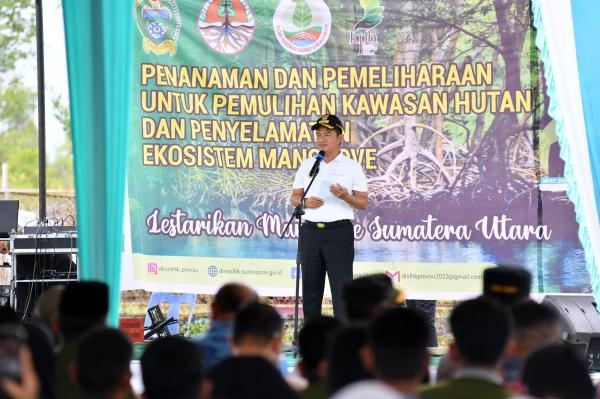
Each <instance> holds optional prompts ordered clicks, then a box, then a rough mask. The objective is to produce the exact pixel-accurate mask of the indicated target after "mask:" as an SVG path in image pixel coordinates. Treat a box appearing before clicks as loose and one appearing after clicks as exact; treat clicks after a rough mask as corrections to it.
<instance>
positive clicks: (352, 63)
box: [123, 0, 590, 299]
mask: <svg viewBox="0 0 600 399" xmlns="http://www.w3.org/2000/svg"><path fill="white" fill-rule="evenodd" d="M132 18H135V22H136V24H137V27H138V35H137V38H136V40H135V52H134V57H133V58H134V62H133V65H132V68H133V81H134V85H133V87H132V90H133V96H132V104H131V112H132V115H133V117H132V124H131V137H130V145H129V172H128V192H129V195H128V203H129V222H130V240H131V242H130V250H131V261H130V264H129V265H124V268H125V274H124V278H123V280H124V281H123V288H124V289H127V288H132V287H144V288H147V289H150V290H163V291H172V292H198V293H200V292H207V293H210V292H214V291H215V290H216V288H218V287H219V286H220V285H222V284H223V283H225V282H228V281H243V282H246V283H249V284H252V285H253V286H254V287H256V288H257V289H258V290H259V292H260V293H261V294H263V295H292V294H293V292H294V287H295V278H296V251H297V238H298V224H297V221H296V220H295V219H294V220H293V223H292V225H291V226H290V227H289V228H288V229H287V230H286V224H287V222H288V220H290V217H291V214H292V211H293V209H292V207H291V206H290V205H289V204H288V197H289V195H290V192H291V188H292V181H293V178H294V174H295V172H296V169H297V168H298V166H299V164H300V162H301V161H302V160H303V159H305V158H307V157H311V156H314V155H315V154H316V152H317V151H318V149H317V148H316V145H315V143H314V135H313V132H312V131H311V130H310V126H311V125H312V124H313V123H314V121H315V120H316V119H318V118H319V117H320V116H321V115H324V114H336V115H338V116H339V117H340V119H341V120H342V121H343V122H344V127H345V129H344V130H345V134H344V143H343V144H342V147H343V148H342V151H343V153H344V154H345V155H346V156H348V157H351V158H353V159H355V160H357V161H358V162H359V163H360V164H361V165H362V166H363V168H364V170H365V173H366V175H367V178H368V183H369V208H368V209H367V210H366V211H361V212H357V214H356V219H355V238H356V258H355V268H354V271H355V274H356V275H360V274H366V273H372V272H381V271H383V272H386V273H387V274H388V275H389V276H390V277H391V278H392V279H393V280H394V281H395V282H396V283H398V284H399V285H400V286H401V287H403V288H404V289H405V290H406V291H407V292H408V295H409V296H411V297H413V298H427V299H431V298H453V297H461V296H466V295H470V294H473V293H476V292H479V291H480V290H481V271H482V270H483V269H484V268H486V267H489V266H491V265H495V264H511V265H519V266H522V267H525V268H527V269H528V270H530V271H531V272H532V274H533V279H534V287H533V291H534V292H589V291H590V286H589V275H588V273H587V271H586V267H585V260H584V254H583V250H582V248H581V245H580V244H579V241H578V239H577V223H576V221H575V215H574V211H573V205H572V204H571V203H570V202H569V201H568V199H567V198H566V195H565V189H566V187H567V185H568V182H567V181H565V179H564V178H563V177H562V175H563V165H562V161H561V159H560V157H559V156H558V151H559V148H558V144H557V139H556V136H555V134H554V122H553V121H552V120H551V119H550V118H549V117H548V115H547V112H546V111H547V98H546V97H545V96H544V95H543V92H544V81H543V74H542V65H541V63H540V60H539V57H538V54H537V51H536V49H535V45H534V40H535V32H534V31H532V29H531V21H530V9H529V1H526V0H512V1H508V2H507V1H504V0H484V1H480V0H478V1H474V0H473V1H471V0H442V1H440V0H436V1H424V0H418V1H402V2H398V1H391V0H390V1H377V0H371V1H358V0H354V1H347V0H344V1H328V2H325V1H323V0H281V1H275V0H261V1H250V0H220V1H219V0H204V1H200V0H193V1H192V0H163V1H160V0H145V1H142V0H135V1H134V2H133V13H132ZM126 266H129V267H126Z"/></svg>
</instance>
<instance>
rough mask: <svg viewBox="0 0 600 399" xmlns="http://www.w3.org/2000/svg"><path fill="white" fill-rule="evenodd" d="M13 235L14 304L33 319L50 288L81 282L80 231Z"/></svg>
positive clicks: (24, 316) (25, 316)
mask: <svg viewBox="0 0 600 399" xmlns="http://www.w3.org/2000/svg"><path fill="white" fill-rule="evenodd" d="M71 229H72V230H71V231H69V230H66V229H62V230H57V231H55V232H50V231H48V230H43V231H41V232H39V233H32V232H31V230H30V233H28V234H11V235H10V251H11V256H12V272H11V305H12V307H13V308H14V309H15V310H16V311H17V313H18V314H20V315H22V317H23V319H25V318H29V316H30V314H31V312H32V310H33V308H34V306H35V302H36V301H37V298H38V297H39V296H40V295H42V293H43V292H44V291H45V290H46V289H47V288H48V287H50V286H53V285H58V284H67V283H68V282H70V281H77V279H78V277H79V273H78V268H77V254H78V249H77V231H76V229H75V227H71Z"/></svg>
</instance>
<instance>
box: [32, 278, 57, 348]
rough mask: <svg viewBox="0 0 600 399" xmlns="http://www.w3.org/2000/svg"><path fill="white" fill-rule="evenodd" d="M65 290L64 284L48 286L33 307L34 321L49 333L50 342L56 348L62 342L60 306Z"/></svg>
mask: <svg viewBox="0 0 600 399" xmlns="http://www.w3.org/2000/svg"><path fill="white" fill-rule="evenodd" d="M64 290H65V286H64V285H53V286H50V287H48V288H46V289H45V290H44V293H43V294H42V295H40V296H39V297H38V299H37V301H36V302H35V307H34V308H33V323H34V324H36V325H38V326H40V327H41V328H42V329H43V330H44V332H46V334H48V339H49V341H50V344H51V345H52V347H54V348H56V347H58V345H59V344H60V342H59V340H60V336H59V327H58V306H59V304H60V297H61V296H62V293H63V291H64Z"/></svg>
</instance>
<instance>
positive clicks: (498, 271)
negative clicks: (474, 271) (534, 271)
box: [436, 265, 531, 381]
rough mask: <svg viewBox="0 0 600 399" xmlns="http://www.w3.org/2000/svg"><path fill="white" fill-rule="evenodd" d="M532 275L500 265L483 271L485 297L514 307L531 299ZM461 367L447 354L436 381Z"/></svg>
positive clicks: (512, 267) (524, 270)
mask: <svg viewBox="0 0 600 399" xmlns="http://www.w3.org/2000/svg"><path fill="white" fill-rule="evenodd" d="M530 290H531V273H529V271H527V270H526V269H524V268H522V267H518V266H505V265H499V266H494V267H489V268H487V269H485V270H484V271H483V286H482V291H483V296H484V297H489V298H494V299H495V300H497V301H499V302H500V303H502V304H504V305H505V306H508V307H512V306H513V305H516V304H518V303H520V302H522V301H525V300H528V299H529V293H530ZM459 368H460V365H459V364H457V363H456V362H454V361H453V360H452V358H451V357H450V356H449V355H448V354H445V355H444V356H442V358H441V360H440V363H439V365H438V369H437V373H436V381H443V380H445V379H448V378H451V377H452V376H453V375H454V373H456V372H457V371H458V370H459Z"/></svg>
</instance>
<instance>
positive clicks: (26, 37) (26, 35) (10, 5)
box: [0, 0, 35, 82]
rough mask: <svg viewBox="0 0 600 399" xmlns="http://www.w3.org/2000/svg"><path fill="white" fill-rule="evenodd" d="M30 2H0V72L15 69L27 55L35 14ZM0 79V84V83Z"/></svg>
mask: <svg viewBox="0 0 600 399" xmlns="http://www.w3.org/2000/svg"><path fill="white" fill-rule="evenodd" d="M34 3H35V2H33V1H31V0H0V54H2V57H0V72H2V73H4V72H8V71H11V70H13V69H14V68H15V64H16V62H17V61H18V60H20V59H23V58H24V57H26V56H27V55H28V54H29V51H30V50H28V48H27V43H30V42H31V40H32V38H33V37H34V35H35V23H34V21H35V19H34V18H35V12H34V10H33V5H34ZM1 79H2V78H1V77H0V82H1Z"/></svg>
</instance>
